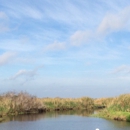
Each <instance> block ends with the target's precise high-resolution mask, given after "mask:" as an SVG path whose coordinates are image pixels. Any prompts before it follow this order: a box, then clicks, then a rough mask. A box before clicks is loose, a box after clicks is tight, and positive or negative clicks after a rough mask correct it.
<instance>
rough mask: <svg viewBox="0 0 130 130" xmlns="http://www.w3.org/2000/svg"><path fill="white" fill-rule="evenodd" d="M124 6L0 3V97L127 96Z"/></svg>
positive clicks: (98, 1) (128, 28) (129, 50)
mask: <svg viewBox="0 0 130 130" xmlns="http://www.w3.org/2000/svg"><path fill="white" fill-rule="evenodd" d="M129 16H130V1H129V0H123V1H122V0H109V1H104V0H93V1H90V0H80V1H79V0H60V1H58V0H55V1H53V0H28V1H27V0H21V1H18V0H11V1H9V0H0V88H1V89H0V93H3V92H7V91H16V92H19V91H27V92H29V93H30V94H33V95H36V96H38V97H82V96H89V97H93V98H95V97H111V96H117V95H119V94H124V93H129V87H130V86H129V85H130V60H129V56H130V17H129Z"/></svg>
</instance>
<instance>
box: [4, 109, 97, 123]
mask: <svg viewBox="0 0 130 130" xmlns="http://www.w3.org/2000/svg"><path fill="white" fill-rule="evenodd" d="M93 113H94V112H93V111H91V112H90V111H86V110H82V111H81V110H79V111H76V110H75V111H74V110H70V111H56V112H45V113H42V114H28V115H18V116H9V117H8V118H7V119H6V122H7V121H36V120H40V119H43V118H52V117H53V118H54V117H55V118H56V117H58V116H61V115H78V116H90V115H91V114H93Z"/></svg>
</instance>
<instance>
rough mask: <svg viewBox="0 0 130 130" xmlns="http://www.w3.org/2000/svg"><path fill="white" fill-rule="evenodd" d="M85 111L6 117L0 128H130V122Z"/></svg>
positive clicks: (18, 129) (69, 129) (26, 129)
mask: <svg viewBox="0 0 130 130" xmlns="http://www.w3.org/2000/svg"><path fill="white" fill-rule="evenodd" d="M90 115H91V113H87V112H85V111H82V112H81V111H80V112H74V111H68V112H52V113H51V112H48V113H43V114H31V115H19V116H11V117H7V119H6V120H5V121H4V122H2V123H0V130H95V129H96V128H98V129H100V130H130V123H128V122H120V121H113V120H106V119H102V118H96V117H92V116H90Z"/></svg>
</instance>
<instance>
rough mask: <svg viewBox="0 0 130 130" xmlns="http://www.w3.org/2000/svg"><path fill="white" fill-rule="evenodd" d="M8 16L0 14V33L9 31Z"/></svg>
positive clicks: (3, 13)
mask: <svg viewBox="0 0 130 130" xmlns="http://www.w3.org/2000/svg"><path fill="white" fill-rule="evenodd" d="M9 30H10V29H9V25H8V16H7V15H6V13H5V12H0V33H3V32H7V31H9Z"/></svg>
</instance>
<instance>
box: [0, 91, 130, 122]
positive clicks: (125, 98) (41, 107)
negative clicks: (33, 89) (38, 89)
mask: <svg viewBox="0 0 130 130" xmlns="http://www.w3.org/2000/svg"><path fill="white" fill-rule="evenodd" d="M97 108H104V109H102V110H101V111H100V112H98V114H97V115H95V116H98V117H103V118H109V119H114V120H120V121H129V122H130V94H123V95H120V96H118V97H114V98H99V99H92V98H89V97H82V98H37V97H35V96H32V95H30V94H28V93H26V92H20V93H15V92H8V93H5V94H1V95H0V121H2V120H3V117H4V116H5V115H17V114H27V113H40V112H44V111H67V110H75V111H77V110H80V111H82V110H85V111H88V112H91V111H93V110H94V109H97Z"/></svg>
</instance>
